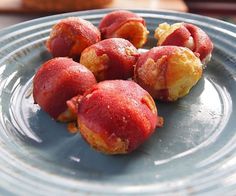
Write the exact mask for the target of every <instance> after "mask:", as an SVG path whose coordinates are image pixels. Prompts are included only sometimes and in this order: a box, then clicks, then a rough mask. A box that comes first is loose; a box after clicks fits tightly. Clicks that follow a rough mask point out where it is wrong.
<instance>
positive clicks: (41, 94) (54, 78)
mask: <svg viewBox="0 0 236 196" xmlns="http://www.w3.org/2000/svg"><path fill="white" fill-rule="evenodd" d="M94 84H96V79H95V77H94V75H93V74H92V72H91V71H89V70H88V69H87V68H86V67H84V66H83V65H81V64H79V63H77V62H74V61H73V60H72V59H69V58H65V57H60V58H54V59H52V60H49V61H47V62H45V63H44V64H43V65H42V66H41V67H40V68H39V70H38V71H37V73H36V74H35V77H34V79H33V98H34V101H35V103H37V104H38V105H39V106H40V107H41V108H42V109H43V110H44V111H45V112H47V113H48V114H49V115H50V116H51V117H52V118H54V119H55V120H58V121H62V122H68V121H72V120H76V118H77V116H76V115H75V114H74V112H71V111H70V110H68V107H67V104H66V102H67V100H70V99H71V98H72V97H74V96H78V95H83V94H84V92H85V91H86V90H88V89H89V88H90V87H91V86H92V85H94Z"/></svg>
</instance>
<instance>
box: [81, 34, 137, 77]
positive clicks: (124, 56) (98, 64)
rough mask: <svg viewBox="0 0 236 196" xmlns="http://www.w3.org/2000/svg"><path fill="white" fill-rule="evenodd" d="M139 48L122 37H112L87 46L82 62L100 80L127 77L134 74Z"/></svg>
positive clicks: (82, 55)
mask: <svg viewBox="0 0 236 196" xmlns="http://www.w3.org/2000/svg"><path fill="white" fill-rule="evenodd" d="M138 56H139V53H138V51H137V49H136V48H135V47H134V46H133V45H132V44H131V43H130V42H129V41H128V40H125V39H122V38H110V39H106V40H103V41H100V42H98V43H96V44H94V45H92V46H90V47H88V48H86V49H85V50H84V51H83V52H82V54H81V58H80V63H81V64H83V65H85V66H86V67H87V68H88V69H90V70H91V71H92V72H93V74H94V75H95V77H96V78H97V80H98V81H101V80H109V79H127V78H129V77H132V76H133V70H134V64H135V63H136V61H137V59H138Z"/></svg>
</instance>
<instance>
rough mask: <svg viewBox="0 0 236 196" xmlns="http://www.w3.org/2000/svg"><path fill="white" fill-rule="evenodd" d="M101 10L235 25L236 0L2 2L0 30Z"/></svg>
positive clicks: (0, 1) (19, 0) (39, 0)
mask: <svg viewBox="0 0 236 196" xmlns="http://www.w3.org/2000/svg"><path fill="white" fill-rule="evenodd" d="M102 8H121V9H122V8H126V9H129V8H130V9H131V8H142V9H155V10H158V9H167V10H174V11H181V12H189V13H196V14H201V15H206V16H210V17H214V18H218V19H221V20H225V21H227V22H231V23H234V24H236V0H0V29H1V28H4V27H7V26H10V25H13V24H17V23H19V22H23V21H27V20H31V19H35V18H38V17H42V16H47V15H52V14H57V13H64V12H70V11H77V10H89V9H102Z"/></svg>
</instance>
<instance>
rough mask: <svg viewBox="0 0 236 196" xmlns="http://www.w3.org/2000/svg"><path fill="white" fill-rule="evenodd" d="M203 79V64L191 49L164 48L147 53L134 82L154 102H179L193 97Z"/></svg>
mask: <svg viewBox="0 0 236 196" xmlns="http://www.w3.org/2000/svg"><path fill="white" fill-rule="evenodd" d="M201 75H202V63H201V61H200V59H199V58H198V57H196V56H195V55H194V53H193V52H192V51H191V50H189V49H188V48H183V47H178V46H160V47H155V48H152V49H151V50H150V51H148V52H146V53H143V54H142V55H141V56H140V58H139V59H138V61H137V64H136V66H135V73H134V76H135V77H134V79H135V81H136V82H137V83H138V84H140V85H141V86H142V87H143V88H144V89H146V90H147V91H148V92H149V93H150V94H151V95H152V96H153V98H156V99H159V100H163V101H175V100H177V99H178V98H180V97H183V96H185V95H187V94H188V93H189V90H190V89H191V88H192V87H193V86H194V85H195V84H196V83H197V82H198V80H199V79H200V78H201Z"/></svg>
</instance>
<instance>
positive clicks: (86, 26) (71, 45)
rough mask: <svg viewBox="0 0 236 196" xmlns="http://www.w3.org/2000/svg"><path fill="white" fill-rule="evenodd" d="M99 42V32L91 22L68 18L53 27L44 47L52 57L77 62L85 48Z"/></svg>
mask: <svg viewBox="0 0 236 196" xmlns="http://www.w3.org/2000/svg"><path fill="white" fill-rule="evenodd" d="M100 40H101V35H100V32H99V30H98V29H97V27H95V26H94V25H93V24H92V23H91V22H89V21H86V20H84V19H82V18H77V17H69V18H66V19H63V20H61V21H59V22H58V23H57V24H55V25H54V26H53V28H52V31H51V33H50V37H49V39H48V40H47V43H46V46H47V48H48V50H49V51H50V52H51V53H52V55H53V56H54V57H71V58H73V59H74V60H78V59H79V57H80V54H81V52H82V51H83V50H84V49H85V48H87V47H88V46H90V45H92V44H95V43H97V42H98V41H100Z"/></svg>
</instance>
